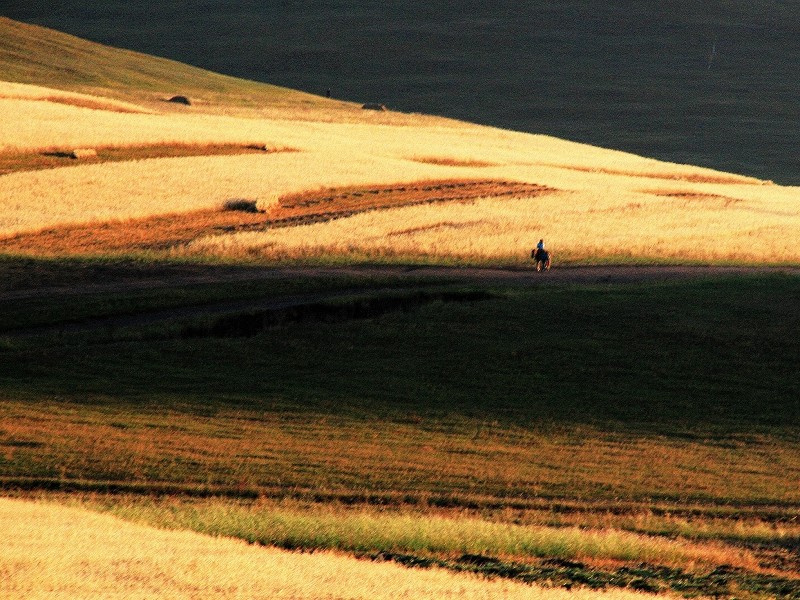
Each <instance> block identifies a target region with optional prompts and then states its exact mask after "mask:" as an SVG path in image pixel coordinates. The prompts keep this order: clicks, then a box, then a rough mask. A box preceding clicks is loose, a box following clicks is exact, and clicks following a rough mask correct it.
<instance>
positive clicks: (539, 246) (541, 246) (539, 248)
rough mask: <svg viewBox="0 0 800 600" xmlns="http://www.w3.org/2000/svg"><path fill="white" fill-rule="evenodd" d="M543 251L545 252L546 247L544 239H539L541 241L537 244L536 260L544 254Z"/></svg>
mask: <svg viewBox="0 0 800 600" xmlns="http://www.w3.org/2000/svg"><path fill="white" fill-rule="evenodd" d="M542 252H545V249H544V240H539V243H538V244H536V254H534V257H533V258H534V260H539V257H540V256H541V255H542Z"/></svg>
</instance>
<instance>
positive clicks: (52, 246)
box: [0, 180, 553, 256]
mask: <svg viewBox="0 0 800 600" xmlns="http://www.w3.org/2000/svg"><path fill="white" fill-rule="evenodd" d="M550 191H553V190H550V189H549V188H546V187H544V186H540V185H534V184H527V183H519V182H509V181H494V180H446V181H428V182H421V183H415V184H403V185H400V184H396V185H384V186H367V187H348V188H335V189H328V190H323V191H316V192H305V193H302V194H294V195H289V196H285V197H283V198H281V199H280V200H279V203H278V205H277V206H275V207H274V208H272V209H270V210H269V211H267V212H258V211H255V210H248V207H249V206H252V207H254V204H253V203H248V202H247V201H246V200H242V201H238V203H240V204H241V206H242V207H243V208H244V209H243V210H225V209H224V208H222V207H221V208H219V209H208V210H201V211H193V212H189V213H181V214H171V215H160V216H156V217H147V218H143V219H130V220H125V221H108V222H102V223H89V224H82V225H69V226H62V227H55V228H49V229H44V230H42V231H38V232H33V233H21V234H16V235H13V236H8V237H5V238H0V252H9V253H22V254H33V255H40V256H41V255H64V254H84V255H85V254H107V253H124V252H136V251H163V250H167V249H169V248H171V247H173V246H178V245H181V244H186V243H188V242H190V241H192V240H194V239H197V238H199V237H202V236H206V235H213V234H221V233H234V232H239V231H262V230H266V229H270V228H274V227H292V226H297V225H305V224H309V223H318V222H324V221H330V220H333V219H339V218H343V217H349V216H352V215H355V214H358V213H361V212H366V211H373V210H381V209H387V208H394V207H399V206H410V205H417V204H430V203H437V202H464V201H470V200H474V199H476V198H483V197H494V198H497V197H519V196H527V197H531V196H539V195H541V194H544V193H547V192H550ZM226 204H228V205H229V206H235V205H236V204H237V202H233V201H229V202H228V203H226Z"/></svg>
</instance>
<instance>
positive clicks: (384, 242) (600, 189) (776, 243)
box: [0, 83, 800, 263]
mask: <svg viewBox="0 0 800 600" xmlns="http://www.w3.org/2000/svg"><path fill="white" fill-rule="evenodd" d="M162 104H164V105H165V106H164V108H159V107H158V106H157V105H154V104H152V103H151V104H149V105H148V106H141V107H138V106H137V105H135V104H133V103H131V102H124V103H123V102H121V101H119V100H113V99H104V98H102V97H99V96H87V95H84V94H75V93H68V92H61V91H56V90H48V89H47V88H41V87H36V86H26V85H22V84H10V83H0V114H3V116H4V118H3V119H0V155H12V154H13V155H14V156H16V157H19V158H18V163H19V164H20V165H21V166H20V167H18V168H16V169H14V172H11V173H7V174H5V175H2V176H0V235H5V236H9V235H12V234H16V233H20V232H31V231H36V230H39V229H41V228H53V227H58V226H60V225H64V224H77V223H86V222H90V223H94V222H105V221H112V222H120V221H124V220H126V219H132V218H139V219H141V218H145V217H149V216H154V215H164V214H172V213H183V212H188V211H194V210H208V209H212V210H213V209H218V208H220V207H221V206H222V205H223V204H224V203H225V202H226V201H229V200H231V199H246V200H249V201H252V202H255V204H256V206H257V207H258V208H259V209H260V210H264V211H268V210H269V209H270V208H271V207H274V206H276V205H277V203H278V201H279V199H280V198H281V197H282V196H284V195H286V194H292V193H299V192H303V191H312V192H313V191H318V192H319V193H320V194H323V195H324V194H325V191H326V190H327V189H330V188H337V187H342V186H374V185H392V184H403V183H412V182H421V181H433V182H436V181H453V180H483V181H514V182H524V183H529V184H537V185H541V186H545V187H547V188H548V190H549V192H548V194H546V195H536V196H533V197H529V196H526V195H524V194H523V195H517V196H514V197H509V196H503V197H491V196H490V197H486V198H477V199H475V198H472V199H469V200H468V201H463V200H462V201H452V202H437V203H433V204H424V205H415V206H401V207H394V208H388V209H384V210H377V211H371V212H368V213H361V214H354V215H352V216H349V217H346V218H338V219H336V220H330V221H325V222H319V223H313V224H306V225H302V226H295V227H281V228H270V227H264V228H263V230H261V231H248V232H234V233H228V234H223V235H208V233H207V232H203V233H198V235H197V237H196V238H195V239H193V240H190V241H188V242H186V241H184V242H182V243H180V244H176V245H174V246H172V247H171V248H170V249H169V252H170V253H171V254H177V255H187V254H188V255H197V254H201V255H205V254H211V255H223V256H231V257H238V256H261V257H265V258H268V259H269V258H316V257H321V256H329V255H337V254H346V255H351V256H356V257H373V258H380V257H410V258H414V257H418V258H433V259H440V258H453V257H455V258H457V259H463V260H466V261H479V262H485V261H501V262H508V261H511V262H514V261H521V260H523V259H524V258H525V254H526V252H527V251H528V249H529V248H530V246H531V245H532V243H533V242H534V241H535V240H536V239H538V238H540V237H543V238H545V239H546V240H547V241H548V243H549V245H550V247H551V249H553V250H554V251H555V252H556V254H557V255H558V256H559V257H560V258H561V260H568V261H581V260H587V259H593V258H596V257H607V258H610V259H612V260H613V259H615V258H618V259H644V260H663V259H679V260H680V259H682V260H696V261H727V260H739V259H745V260H748V261H753V262H768V263H796V262H800V247H798V245H797V244H796V243H795V242H796V240H797V234H796V232H797V231H798V230H799V229H800V188H791V187H782V186H779V185H773V184H771V183H770V182H763V181H759V180H756V179H752V178H748V177H743V176H738V175H733V174H725V173H720V172H716V171H712V170H709V169H704V168H699V167H692V166H686V165H675V164H670V163H664V162H659V161H656V160H652V159H647V158H643V157H639V156H634V155H631V154H626V153H622V152H617V151H612V150H605V149H601V148H596V147H591V146H587V145H582V144H577V143H572V142H568V141H564V140H559V139H555V138H551V137H547V136H540V135H531V134H523V133H515V132H511V131H505V130H499V129H493V128H489V127H482V126H477V125H471V124H466V123H457V122H454V121H448V120H444V119H442V120H437V119H434V118H430V117H421V116H420V117H419V118H418V119H417V118H416V116H415V115H403V118H402V119H395V118H392V117H387V116H383V115H381V114H377V115H376V114H372V111H362V112H363V113H364V116H363V119H362V122H354V117H353V112H352V111H350V112H347V113H346V117H342V119H341V122H335V121H333V120H327V121H312V120H307V119H306V115H305V113H304V112H303V111H298V113H297V114H296V115H294V116H292V115H290V114H287V113H282V118H266V117H263V116H256V115H251V116H248V117H245V116H231V115H230V114H229V112H230V111H228V110H227V109H226V108H225V107H222V106H220V107H218V110H217V111H216V114H214V113H215V111H214V107H210V106H205V107H204V110H203V111H198V112H192V111H191V110H185V109H180V110H179V109H176V108H174V107H172V106H166V105H167V104H168V103H162ZM367 113H370V114H367ZM343 114H345V113H343ZM388 114H389V115H391V114H393V113H388ZM398 123H401V124H398ZM157 144H160V145H162V146H163V145H170V144H173V145H177V144H180V145H195V146H197V147H198V148H200V151H199V152H197V153H198V154H202V147H203V146H204V145H205V146H207V145H212V144H242V145H258V146H263V147H265V148H273V149H290V150H292V151H291V152H280V151H276V152H264V153H263V154H236V155H229V156H226V155H213V156H186V157H172V158H149V159H147V160H128V161H121V162H120V161H118V162H113V163H112V162H104V161H102V160H99V161H85V162H81V160H74V159H68V160H66V161H65V162H64V164H65V165H66V166H65V167H64V168H52V169H45V170H30V171H29V170H26V169H25V166H24V165H25V161H26V160H27V159H26V157H35V156H36V155H37V154H42V153H48V152H49V153H54V152H56V153H58V152H61V153H66V152H70V151H72V150H74V149H76V148H92V149H99V148H140V147H143V146H148V145H151V146H152V145H157Z"/></svg>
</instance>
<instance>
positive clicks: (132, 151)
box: [0, 144, 297, 175]
mask: <svg viewBox="0 0 800 600" xmlns="http://www.w3.org/2000/svg"><path fill="white" fill-rule="evenodd" d="M82 148H84V149H89V150H94V151H95V152H96V153H97V155H96V156H86V157H84V158H75V156H74V155H73V152H74V151H75V150H77V148H69V149H65V148H52V149H49V150H44V151H40V152H12V153H3V154H0V175H8V174H10V173H19V172H23V171H41V170H45V169H60V168H62V167H75V166H79V165H87V164H98V163H105V162H123V161H130V160H144V159H148V158H185V157H191V156H236V155H239V154H266V153H272V152H296V151H297V150H294V149H291V148H280V147H277V146H276V147H272V146H269V145H264V144H151V145H145V146H131V147H119V148H118V147H108V148H102V147H98V148H89V147H85V146H84V147H82Z"/></svg>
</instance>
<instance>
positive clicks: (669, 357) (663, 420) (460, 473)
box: [0, 278, 800, 504]
mask: <svg viewBox="0 0 800 600" xmlns="http://www.w3.org/2000/svg"><path fill="white" fill-rule="evenodd" d="M309 285H311V284H309ZM314 285H317V286H318V285H319V282H318V283H316V284H314ZM275 286H276V287H275V288H274V289H275V293H277V292H279V291H280V290H281V289H283V290H285V289H287V287H286V286H287V283H282V284H278V283H277V282H276V283H275ZM252 292H253V290H248V289H247V288H243V289H242V291H241V292H240V293H241V294H242V296H243V297H247V296H248V295H250V296H252ZM218 293H219V291H218V290H217V291H214V288H209V294H212V296H213V294H218ZM231 293H232V294H233V293H235V292H233V291H231ZM263 293H265V294H269V293H270V292H269V291H268V290H264V291H263ZM198 295H199V294H198V293H197V292H195V293H194V294H185V297H186V298H189V299H190V300H184V301H192V302H197V301H198ZM172 296H173V297H172V299H169V300H165V301H164V303H165V304H172V303H175V302H179V301H180V296H179V295H177V294H173V295H172ZM502 296H503V297H502V298H498V299H495V300H484V301H480V302H473V303H464V304H459V303H455V304H453V303H446V304H443V303H439V302H435V303H433V304H429V305H426V306H422V307H421V308H419V309H418V310H415V311H412V312H410V313H408V314H406V313H403V312H400V313H391V314H388V315H386V316H383V317H380V318H377V319H375V320H368V321H352V322H345V323H331V324H325V323H319V322H314V321H312V322H310V323H298V324H295V325H290V326H288V327H287V328H286V329H279V330H277V331H273V332H269V333H266V334H264V335H256V336H255V337H252V338H236V337H233V338H221V339H220V338H217V337H214V336H210V337H208V334H207V333H204V331H205V332H208V331H211V329H210V328H209V326H208V325H203V324H202V323H199V324H198V325H199V327H194V328H193V329H191V330H189V329H186V328H185V326H184V325H180V324H176V325H174V326H168V327H164V326H159V327H158V328H154V329H153V328H151V329H149V330H145V331H144V332H141V331H139V332H135V331H134V332H125V331H124V330H119V328H118V327H117V328H115V329H113V330H112V329H109V328H106V327H102V328H100V329H99V330H97V331H95V332H92V333H89V334H81V335H79V336H78V337H77V338H73V337H70V336H67V338H65V339H64V340H62V341H61V342H59V341H58V340H53V341H51V342H48V343H41V341H40V342H30V341H28V342H26V341H24V340H19V339H11V340H9V341H8V342H7V343H6V344H5V345H4V348H3V350H2V354H3V357H2V358H3V360H2V361H0V386H2V389H3V390H4V395H5V397H6V399H7V401H6V403H4V410H6V411H10V412H7V416H8V417H9V418H10V417H11V416H12V415H17V416H16V417H15V419H16V418H19V417H20V416H21V415H25V416H24V417H22V418H21V419H20V420H19V421H18V422H16V423H15V424H13V425H12V421H14V419H12V420H7V419H5V418H4V424H5V426H4V436H5V440H6V441H5V442H4V443H5V444H7V446H8V448H10V449H11V450H10V451H9V454H8V459H7V460H6V461H5V462H3V463H2V474H4V475H7V476H12V477H24V476H33V477H43V478H56V479H59V478H64V479H66V480H72V479H85V480H89V481H92V480H94V481H97V480H109V479H110V480H124V481H138V482H140V483H141V485H144V486H145V487H147V484H148V482H152V481H156V482H164V483H169V484H177V485H179V486H180V485H184V484H189V485H193V486H196V485H203V484H208V483H212V484H215V485H221V486H222V487H223V488H226V489H231V490H236V489H237V486H240V485H243V486H244V487H245V488H247V489H261V488H263V489H268V490H269V489H272V490H275V489H284V488H285V489H293V488H295V487H297V488H298V489H308V490H315V489H316V490H328V491H330V492H334V493H343V494H359V493H368V494H372V493H375V494H383V493H387V494H390V495H391V494H395V493H398V494H410V495H411V496H414V497H425V496H428V495H431V494H433V495H444V496H449V495H452V496H453V497H455V498H457V499H459V500H458V502H466V501H467V500H468V499H469V498H471V497H473V496H480V497H488V498H494V499H495V500H496V501H501V502H504V500H502V499H504V498H505V499H507V500H508V501H514V500H525V499H529V498H531V497H537V496H541V497H545V498H566V499H569V498H582V499H593V500H609V499H614V498H625V499H628V500H637V501H646V499H648V498H663V499H667V500H670V501H689V500H690V501H698V502H710V503H713V504H716V503H725V502H735V503H740V504H748V503H778V504H781V503H787V502H788V503H790V504H796V503H798V502H800V496H798V494H797V488H796V485H795V481H794V480H793V479H792V478H791V477H787V476H786V473H787V472H792V471H793V470H796V469H798V468H800V465H798V464H797V460H796V458H797V443H798V440H797V437H796V428H797V424H798V421H797V420H798V412H797V397H798V381H797V377H796V365H797V364H798V362H800V347H798V344H797V342H796V341H795V339H794V338H792V337H787V336H786V335H785V332H786V331H787V329H788V330H790V331H791V330H796V329H797V328H798V327H800V314H798V312H797V308H796V307H797V306H798V303H797V297H798V287H797V280H796V279H794V278H778V279H763V278H755V279H745V280H741V281H738V280H732V281H727V282H716V283H711V282H710V283H707V284H706V283H703V284H700V283H692V284H690V283H686V284H680V285H674V286H641V287H616V286H608V287H601V288H596V289H577V290H572V289H568V288H565V289H548V290H530V291H525V292H522V291H512V290H508V291H505V292H503V293H502ZM76 301H77V302H79V304H81V305H85V306H94V307H95V308H94V310H97V311H104V310H108V311H111V312H116V311H119V310H123V309H124V307H125V306H126V302H125V300H124V299H116V300H114V299H113V297H112V298H111V299H109V301H108V302H106V303H103V302H99V301H98V300H97V299H94V300H93V304H89V305H87V304H86V301H85V300H84V299H80V300H73V302H76ZM65 302H66V301H65V300H62V299H59V300H53V301H52V302H51V304H53V307H50V308H48V305H47V301H46V300H44V301H41V300H40V301H37V302H32V303H30V311H31V313H32V316H30V317H27V319H28V320H34V319H36V318H37V317H36V315H38V314H43V315H48V314H49V315H51V316H49V317H47V318H46V319H45V320H46V321H52V319H53V318H56V319H57V318H59V317H58V315H59V314H61V315H65V312H64V308H63V306H60V307H58V308H57V309H56V308H55V306H56V305H63V304H64V303H65ZM118 307H122V308H118ZM76 310H78V307H77V306H76ZM84 312H85V311H84ZM34 313H35V314H34ZM66 314H67V315H68V314H69V311H67V312H66ZM544 315H546V318H541V317H542V316H544ZM61 318H64V317H61ZM67 318H68V317H67ZM25 320H26V317H25V316H24V315H21V314H19V311H16V314H15V317H14V321H15V322H16V323H20V322H24V321H25ZM643 322H646V323H648V326H647V327H646V328H642V326H641V324H642V323H643ZM9 325H11V323H9ZM223 330H224V328H223ZM189 331H191V335H192V336H198V335H199V336H200V337H191V338H188V339H183V336H182V334H181V332H189ZM142 335H144V336H145V337H144V340H142V341H137V340H139V339H140V338H141V336H142ZM87 336H88V337H87ZM131 336H132V337H131ZM164 336H166V339H162V338H164ZM126 338H127V339H126ZM31 401H33V402H31ZM79 406H80V408H79V409H78V407H79ZM76 409H77V410H78V411H79V414H81V415H83V416H82V417H81V418H80V419H79V420H78V421H75V417H76V414H75V413H73V411H74V410H76ZM44 415H48V416H47V418H46V420H47V421H48V422H49V423H50V425H48V426H46V427H45V428H44V429H39V428H38V426H37V427H33V428H31V423H35V422H37V421H39V420H40V419H41V418H42V417H43V416H44ZM245 415H247V416H246V417H245V418H244V420H240V419H241V417H242V416H245ZM81 422H84V423H85V426H82V425H80V423H81ZM63 431H70V432H71V433H70V434H69V435H68V436H67V437H62V436H61V434H60V433H59V432H63ZM155 432H161V433H159V434H158V435H156V433H155ZM101 439H104V440H105V441H104V442H103V443H102V444H100V445H99V446H98V445H97V443H98V442H91V440H98V441H99V440H101ZM233 440H237V441H233ZM201 448H206V451H200V449H201ZM663 456H670V457H671V460H670V461H668V462H665V461H663V460H659V458H658V457H663ZM244 457H248V458H247V459H245V458H244ZM642 460H646V461H647V462H648V464H649V465H650V467H649V468H648V469H646V470H642V469H641V461H642ZM776 461H777V462H780V463H782V464H783V465H784V470H782V471H780V472H775V471H774V470H773V465H774V464H775V462H776Z"/></svg>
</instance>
